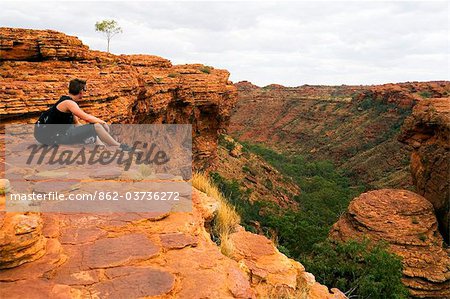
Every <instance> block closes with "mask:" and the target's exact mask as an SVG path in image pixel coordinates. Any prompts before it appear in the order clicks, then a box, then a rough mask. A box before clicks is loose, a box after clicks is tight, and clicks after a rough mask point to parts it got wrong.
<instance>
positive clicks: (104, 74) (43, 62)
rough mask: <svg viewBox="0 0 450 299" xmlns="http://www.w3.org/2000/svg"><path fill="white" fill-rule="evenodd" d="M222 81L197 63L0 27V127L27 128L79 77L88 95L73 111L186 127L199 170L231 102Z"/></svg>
mask: <svg viewBox="0 0 450 299" xmlns="http://www.w3.org/2000/svg"><path fill="white" fill-rule="evenodd" d="M228 77H229V73H228V72H227V71H226V70H218V69H214V68H212V67H207V66H204V65H201V64H190V65H188V64H187V65H176V66H173V65H172V64H171V62H170V61H169V60H167V59H164V58H161V57H157V56H151V55H121V56H115V55H112V54H107V53H104V52H99V51H91V50H89V48H88V47H87V46H85V45H83V44H82V42H81V41H80V40H79V39H78V38H76V37H72V36H67V35H65V34H63V33H59V32H56V31H51V30H26V29H18V28H0V90H1V93H0V125H1V124H5V123H13V122H14V123H17V122H29V123H30V122H34V121H35V120H36V118H37V117H38V115H39V114H40V112H42V111H43V110H45V109H46V108H47V107H49V106H50V105H52V104H53V103H54V102H55V101H57V100H58V99H59V97H60V96H61V95H64V94H67V89H68V82H69V81H70V80H71V79H73V78H82V79H86V80H87V81H88V83H87V88H88V95H87V96H86V97H85V98H84V99H83V101H82V102H81V103H79V105H80V107H81V108H83V109H85V110H86V112H88V113H91V114H93V115H95V116H97V117H100V118H101V119H103V120H105V121H108V122H113V123H190V124H192V127H193V155H194V157H193V158H194V160H195V162H196V164H195V166H196V167H197V168H199V169H207V168H208V167H210V166H211V165H212V163H213V161H214V160H215V159H216V148H217V134H218V132H219V131H223V130H224V128H226V127H227V125H228V121H229V115H230V110H231V108H232V106H233V105H234V103H235V102H236V88H235V87H234V86H233V85H232V84H231V82H230V81H228Z"/></svg>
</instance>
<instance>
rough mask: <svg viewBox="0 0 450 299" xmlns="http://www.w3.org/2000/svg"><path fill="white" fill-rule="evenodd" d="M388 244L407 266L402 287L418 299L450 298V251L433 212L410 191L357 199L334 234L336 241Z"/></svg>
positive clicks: (376, 193) (390, 191)
mask: <svg viewBox="0 0 450 299" xmlns="http://www.w3.org/2000/svg"><path fill="white" fill-rule="evenodd" d="M364 237H368V238H370V239H371V240H373V241H380V240H383V241H386V242H388V244H389V248H390V250H391V251H392V252H394V253H396V254H397V255H399V256H400V257H401V258H402V259H403V260H402V263H403V266H404V270H403V279H402V281H403V283H404V284H405V285H406V286H407V287H408V289H409V291H410V294H411V295H412V296H413V297H417V298H449V297H450V256H449V254H450V250H449V249H445V247H444V244H443V240H442V237H441V235H440V234H439V231H438V228H437V221H436V216H435V215H434V209H433V206H432V205H431V203H430V202H429V201H427V200H426V199H425V198H424V197H422V196H420V195H418V194H415V193H413V192H410V191H407V190H396V189H381V190H376V191H370V192H367V193H363V194H361V195H360V196H359V197H357V198H355V199H354V200H353V201H352V202H351V203H350V205H349V207H348V212H346V213H345V214H344V215H343V216H342V217H341V218H340V220H339V221H338V222H337V223H336V224H335V225H334V226H333V228H332V229H331V231H330V238H332V239H334V240H338V241H346V240H349V239H361V238H364Z"/></svg>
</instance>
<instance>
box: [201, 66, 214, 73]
mask: <svg viewBox="0 0 450 299" xmlns="http://www.w3.org/2000/svg"><path fill="white" fill-rule="evenodd" d="M200 71H201V72H202V73H205V74H210V73H211V67H209V66H202V67H201V68H200Z"/></svg>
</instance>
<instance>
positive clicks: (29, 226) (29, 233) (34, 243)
mask: <svg viewBox="0 0 450 299" xmlns="http://www.w3.org/2000/svg"><path fill="white" fill-rule="evenodd" d="M45 246H46V239H45V238H44V236H43V235H42V220H41V218H40V217H39V216H38V215H35V214H31V215H23V214H13V213H1V214H0V253H1V255H0V256H1V259H0V269H5V268H12V267H16V266H19V265H21V264H24V263H26V262H31V261H34V260H36V259H39V258H40V257H42V255H43V254H44V252H45V251H44V248H45Z"/></svg>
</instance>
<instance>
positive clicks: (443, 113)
mask: <svg viewBox="0 0 450 299" xmlns="http://www.w3.org/2000/svg"><path fill="white" fill-rule="evenodd" d="M399 140H400V141H401V142H404V143H406V144H408V145H410V146H411V148H412V153H411V174H412V178H413V182H414V185H415V186H416V190H417V193H419V194H420V195H423V196H424V197H425V198H426V199H428V200H429V201H430V202H431V203H432V204H433V206H434V209H435V210H436V216H437V218H438V221H439V227H440V231H441V233H442V235H443V237H444V239H445V240H446V242H447V244H448V242H449V235H450V222H449V221H450V205H449V201H450V172H449V169H450V98H448V97H447V98H440V99H428V100H423V101H420V102H419V103H418V104H417V105H416V106H415V107H414V110H413V113H412V114H411V116H410V117H408V118H407V119H406V120H405V122H404V124H403V127H402V132H401V135H400V136H399Z"/></svg>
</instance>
